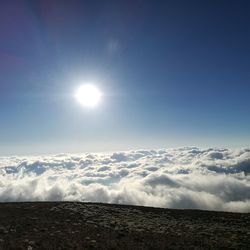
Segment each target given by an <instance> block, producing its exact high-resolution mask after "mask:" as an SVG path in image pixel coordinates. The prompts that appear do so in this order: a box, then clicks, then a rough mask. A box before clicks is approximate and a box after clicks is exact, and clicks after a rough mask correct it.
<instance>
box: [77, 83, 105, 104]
mask: <svg viewBox="0 0 250 250" xmlns="http://www.w3.org/2000/svg"><path fill="white" fill-rule="evenodd" d="M101 97H102V93H101V91H100V90H99V89H98V88H97V87H96V86H95V85H93V84H84V85H82V86H80V87H79V88H78V89H77V91H76V93H75V98H76V100H77V101H78V102H79V103H80V104H81V105H82V106H84V107H87V108H94V107H97V106H98V104H99V103H100V101H101Z"/></svg>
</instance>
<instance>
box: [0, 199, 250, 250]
mask: <svg viewBox="0 0 250 250" xmlns="http://www.w3.org/2000/svg"><path fill="white" fill-rule="evenodd" d="M0 249H6V250H10V249H20V250H21V249H22V250H23V249H25V250H33V249H44V250H45V249H46V250H50V249H51V250H54V249H65V250H68V249H109V250H114V249H129V250H133V249H149V250H153V249H157V250H158V249H250V214H249V213H248V214H240V213H227V212H212V211H201V210H176V209H163V208H151V207H139V206H125V205H114V204H100V203H80V202H22V203H21V202H20V203H0Z"/></svg>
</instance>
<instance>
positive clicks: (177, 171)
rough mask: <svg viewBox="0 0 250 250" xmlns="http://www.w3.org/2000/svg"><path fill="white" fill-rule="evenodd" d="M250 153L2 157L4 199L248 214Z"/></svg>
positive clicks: (184, 150)
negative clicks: (64, 201)
mask: <svg viewBox="0 0 250 250" xmlns="http://www.w3.org/2000/svg"><path fill="white" fill-rule="evenodd" d="M249 173H250V150H249V149H241V150H229V149H212V148H210V149H199V148H179V149H166V150H165V149H161V150H137V151H127V152H114V153H111V154H82V155H70V154H60V155H55V156H40V157H14V156H13V157H0V201H2V202H3V201H38V200H40V201H45V200H50V201H61V200H79V201H95V202H109V203H121V204H136V205H148V206H159V207H170V208H198V209H209V210H223V211H235V212H250V176H249Z"/></svg>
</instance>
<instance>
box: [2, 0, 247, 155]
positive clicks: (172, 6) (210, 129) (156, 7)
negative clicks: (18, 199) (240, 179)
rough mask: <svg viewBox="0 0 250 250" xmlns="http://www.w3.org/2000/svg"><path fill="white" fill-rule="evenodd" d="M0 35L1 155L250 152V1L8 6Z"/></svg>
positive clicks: (19, 1)
mask: <svg viewBox="0 0 250 250" xmlns="http://www.w3.org/2000/svg"><path fill="white" fill-rule="evenodd" d="M0 37H1V39H0V154H1V155H7V154H38V153H39V154H40V153H56V152H85V151H109V150H122V149H134V148H149V147H151V148H155V147H176V146H187V145H197V146H227V147H234V146H236V147H238V146H239V147H241V146H249V144H250V143H249V142H250V98H249V95H250V46H249V45H250V2H249V1H247V0H246V1H244V0H238V1H230V0H224V1H222V0H210V1H198V0H197V1H192V0H191V1H184V0H183V1H167V0H166V1H132V0H131V1H126V0H124V1H117V0H116V1H80V0H72V1H53V0H41V1H39V0H37V1H23V0H16V1H14V0H12V1H1V3H0ZM85 82H92V83H94V84H96V85H97V86H98V87H99V88H100V89H101V91H102V92H103V93H104V96H103V99H102V102H101V105H100V106H99V107H97V108H95V109H89V110H88V109H84V108H82V107H81V106H80V105H79V103H77V102H76V100H75V98H74V95H73V93H74V91H75V89H76V88H77V87H78V86H79V85H81V84H82V83H85Z"/></svg>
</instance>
